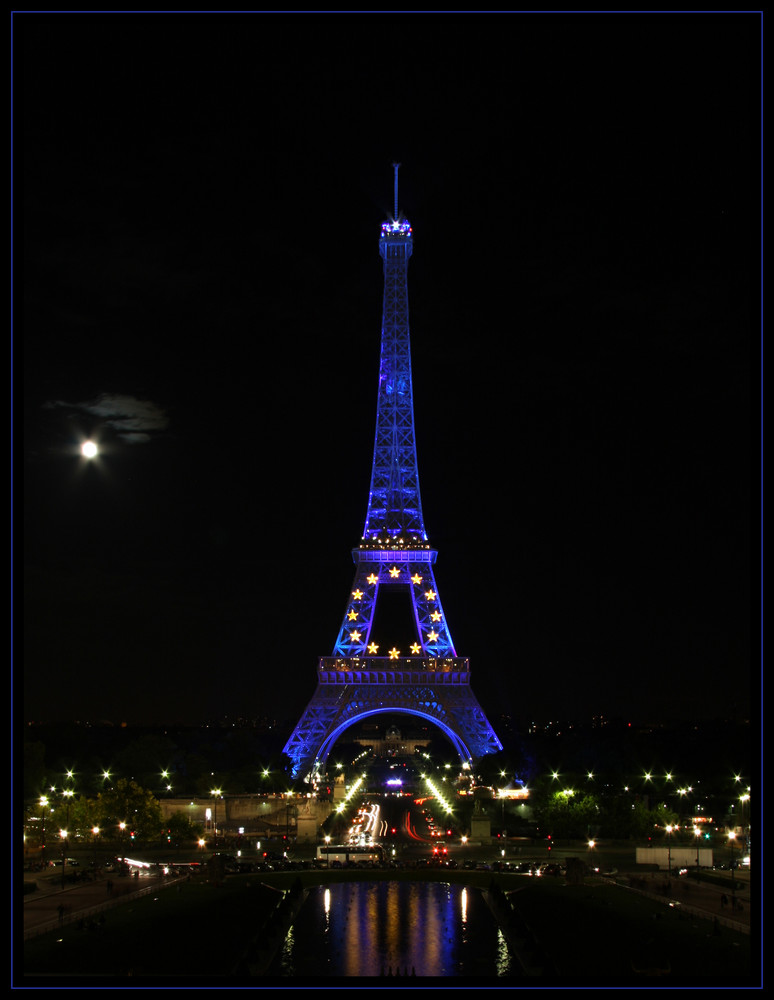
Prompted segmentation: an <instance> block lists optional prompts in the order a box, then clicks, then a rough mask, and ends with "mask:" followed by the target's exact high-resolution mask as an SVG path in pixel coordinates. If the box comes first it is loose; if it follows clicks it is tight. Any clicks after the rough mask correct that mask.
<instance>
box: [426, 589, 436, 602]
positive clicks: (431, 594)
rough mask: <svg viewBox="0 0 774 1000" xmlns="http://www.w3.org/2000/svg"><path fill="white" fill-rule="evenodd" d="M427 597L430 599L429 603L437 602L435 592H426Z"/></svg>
mask: <svg viewBox="0 0 774 1000" xmlns="http://www.w3.org/2000/svg"><path fill="white" fill-rule="evenodd" d="M425 597H426V598H427V599H428V601H434V600H435V591H434V590H426V591H425Z"/></svg>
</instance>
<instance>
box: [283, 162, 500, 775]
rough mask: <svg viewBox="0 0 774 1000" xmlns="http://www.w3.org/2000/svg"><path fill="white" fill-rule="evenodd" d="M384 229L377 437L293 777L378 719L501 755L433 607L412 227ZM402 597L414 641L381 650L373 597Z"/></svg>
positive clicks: (291, 752) (297, 743)
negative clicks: (416, 399)
mask: <svg viewBox="0 0 774 1000" xmlns="http://www.w3.org/2000/svg"><path fill="white" fill-rule="evenodd" d="M397 177H398V172H397V165H396V166H395V218H394V219H393V220H391V221H389V222H385V223H384V224H383V225H382V231H381V238H380V241H379V252H380V255H381V257H382V261H383V266H384V300H383V309H382V339H381V355H380V364H379V388H378V394H377V409H376V436H375V440H374V456H373V466H372V471H371V488H370V491H369V494H368V509H367V512H366V519H365V528H364V530H363V538H362V542H361V544H360V546H359V547H358V548H356V549H354V550H353V552H352V556H353V559H354V561H355V564H356V569H355V579H354V582H353V585H352V590H351V592H350V594H349V597H348V599H347V602H346V606H345V610H344V619H343V622H342V625H341V628H340V629H339V633H338V637H337V639H336V642H335V645H334V649H333V656H332V657H330V658H328V659H325V660H321V661H320V668H319V671H318V684H317V690H316V692H315V694H314V696H313V697H312V700H311V701H310V702H309V704H308V706H307V708H306V710H305V712H304V714H303V716H302V717H301V721H300V722H299V723H298V725H297V726H296V728H295V730H294V731H293V734H292V735H291V737H290V739H289V740H288V742H287V744H286V746H285V753H286V754H287V755H288V756H289V757H290V759H291V760H292V762H293V773H294V775H298V774H304V775H306V774H309V773H310V772H311V771H312V770H313V769H315V768H318V767H321V766H322V765H324V763H325V760H326V759H327V756H328V753H329V752H330V749H331V747H332V746H333V744H334V743H335V741H336V740H337V739H338V737H339V736H340V735H341V733H342V732H343V731H344V730H345V729H347V728H348V727H349V726H351V725H352V724H354V723H355V722H357V721H359V720H361V719H364V718H366V717H368V716H370V715H375V714H379V713H383V712H391V713H394V712H399V713H405V714H408V715H414V716H418V717H420V718H423V719H427V720H429V721H430V722H433V723H434V724H435V725H437V726H438V727H439V728H440V729H441V730H442V731H443V732H444V733H445V734H446V736H447V737H448V738H449V739H450V740H451V742H452V744H453V745H454V747H455V748H456V750H457V752H458V753H459V755H460V757H461V758H462V759H463V760H476V759H478V758H480V757H482V756H483V755H484V754H487V753H494V752H496V751H497V750H501V749H502V745H501V743H500V741H499V740H498V738H497V736H496V735H495V733H494V731H493V729H492V727H491V726H490V725H489V722H488V721H487V719H486V716H485V714H484V712H483V710H482V708H481V706H480V705H479V703H478V701H477V700H476V698H475V695H474V694H473V692H472V690H471V688H470V671H469V667H468V661H467V660H460V659H458V658H457V654H456V652H455V649H454V644H453V642H452V638H451V633H450V631H449V627H448V624H447V622H446V617H445V614H444V611H443V608H442V606H441V600H440V597H439V596H438V587H437V585H436V581H435V574H434V572H433V565H434V563H435V560H436V556H437V552H436V550H435V549H433V548H431V547H430V544H429V542H428V540H427V534H426V532H425V525H424V518H423V516H422V503H421V500H420V495H419V474H418V471H417V454H416V441H415V435H414V407H413V399H412V385H411V349H410V343H409V319H408V285H407V273H408V262H409V258H410V257H411V254H412V252H413V245H414V244H413V235H412V230H411V226H410V225H409V223H408V222H407V221H406V220H405V219H403V218H402V217H401V216H399V214H398V199H397ZM385 586H386V587H389V588H390V589H391V590H394V589H396V588H402V589H404V590H406V591H407V592H408V593H409V595H410V598H411V609H412V613H413V635H414V637H415V638H414V642H413V643H411V644H409V647H408V648H404V649H399V648H397V645H393V646H392V648H391V649H380V648H379V646H378V644H377V643H376V642H375V641H374V639H373V636H372V630H373V625H374V620H375V612H376V607H377V603H378V600H379V593H380V588H383V587H385Z"/></svg>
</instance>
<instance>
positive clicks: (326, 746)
mask: <svg viewBox="0 0 774 1000" xmlns="http://www.w3.org/2000/svg"><path fill="white" fill-rule="evenodd" d="M374 715H407V716H413V717H414V718H418V719H422V720H424V721H425V722H430V723H432V724H433V725H434V726H436V727H437V728H438V729H439V730H440V731H441V732H442V733H443V735H444V736H445V737H446V738H447V739H448V740H449V742H450V743H451V745H452V746H453V747H454V750H455V751H456V753H457V755H458V756H459V758H460V763H461V764H465V763H467V762H468V761H470V760H471V752H470V748H469V747H467V746H466V745H465V743H464V742H463V741H462V739H461V737H460V736H459V735H458V734H457V733H455V732H454V730H453V729H452V728H451V727H450V726H449V725H447V724H446V723H445V722H443V721H440V720H439V719H437V718H436V717H435V716H434V715H431V714H430V713H429V712H421V711H418V710H417V709H412V708H403V709H400V710H396V709H394V708H373V709H366V710H364V711H361V712H360V714H353V715H352V717H351V718H350V719H348V720H347V721H345V722H342V723H341V724H340V725H338V726H337V728H336V729H334V730H333V731H332V732H331V733H330V735H329V736H327V737H326V738H325V740H324V741H323V744H322V746H321V747H320V751H319V753H318V756H317V760H316V762H315V763H316V764H319V766H320V768H321V769H323V770H324V769H325V764H326V762H327V760H328V756H329V755H330V752H331V750H332V749H333V747H334V744H336V743H337V742H338V741H339V739H341V737H342V736H343V734H344V733H345V732H346V731H347V729H349V728H350V727H351V726H354V725H357V723H359V722H363V720H365V719H368V718H371V716H374Z"/></svg>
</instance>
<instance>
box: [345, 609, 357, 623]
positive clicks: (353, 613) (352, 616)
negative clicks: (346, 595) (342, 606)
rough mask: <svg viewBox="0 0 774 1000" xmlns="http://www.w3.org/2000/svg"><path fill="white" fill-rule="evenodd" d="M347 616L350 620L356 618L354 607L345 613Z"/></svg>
mask: <svg viewBox="0 0 774 1000" xmlns="http://www.w3.org/2000/svg"><path fill="white" fill-rule="evenodd" d="M347 618H349V620H350V621H351V622H353V621H355V619H356V618H357V611H355V609H354V608H353V609H352V611H350V612H349V614H348V615H347Z"/></svg>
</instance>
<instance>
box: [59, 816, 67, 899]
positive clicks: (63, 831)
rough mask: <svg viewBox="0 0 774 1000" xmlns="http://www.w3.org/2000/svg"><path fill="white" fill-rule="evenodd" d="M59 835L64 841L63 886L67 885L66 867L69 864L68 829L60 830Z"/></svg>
mask: <svg viewBox="0 0 774 1000" xmlns="http://www.w3.org/2000/svg"><path fill="white" fill-rule="evenodd" d="M59 836H60V838H61V841H62V888H63V889H64V887H65V867H66V866H67V830H60V831H59Z"/></svg>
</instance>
